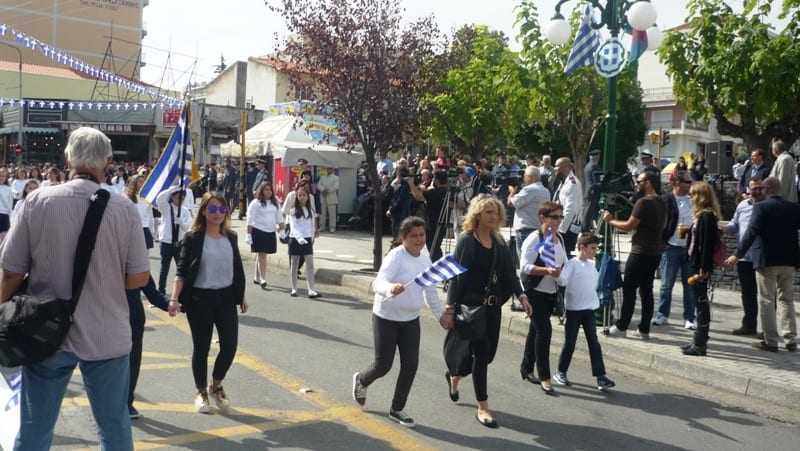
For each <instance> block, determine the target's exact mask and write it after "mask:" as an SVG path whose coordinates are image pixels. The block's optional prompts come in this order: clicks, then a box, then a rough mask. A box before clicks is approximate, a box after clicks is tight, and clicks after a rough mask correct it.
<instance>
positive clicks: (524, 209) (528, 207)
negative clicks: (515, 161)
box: [508, 166, 550, 255]
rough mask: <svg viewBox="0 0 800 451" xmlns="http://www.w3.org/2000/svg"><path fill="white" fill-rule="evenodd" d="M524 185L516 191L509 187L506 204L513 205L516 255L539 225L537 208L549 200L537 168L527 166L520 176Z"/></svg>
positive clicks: (548, 192) (548, 193)
mask: <svg viewBox="0 0 800 451" xmlns="http://www.w3.org/2000/svg"><path fill="white" fill-rule="evenodd" d="M522 183H523V184H524V186H523V187H522V189H521V190H520V191H519V192H518V193H517V192H516V188H515V187H511V188H510V189H511V192H510V194H511V196H509V198H508V205H509V206H511V207H514V222H513V223H512V226H513V229H514V239H515V240H516V243H517V255H520V249H522V243H523V242H524V241H525V238H528V235H530V234H531V233H533V231H534V230H536V229H538V228H539V226H540V225H541V224H540V223H539V208H540V207H541V206H542V204H543V203H545V202H547V201H548V200H550V191H548V190H547V188H545V187H544V185H542V182H541V179H540V174H539V168H537V167H536V166H528V167H527V168H525V174H524V175H523V177H522Z"/></svg>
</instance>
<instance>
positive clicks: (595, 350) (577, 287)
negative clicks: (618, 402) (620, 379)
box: [553, 233, 616, 391]
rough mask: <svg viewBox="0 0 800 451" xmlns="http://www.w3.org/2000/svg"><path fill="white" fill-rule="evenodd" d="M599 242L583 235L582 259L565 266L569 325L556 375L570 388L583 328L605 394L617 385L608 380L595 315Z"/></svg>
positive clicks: (563, 278)
mask: <svg viewBox="0 0 800 451" xmlns="http://www.w3.org/2000/svg"><path fill="white" fill-rule="evenodd" d="M599 241H600V240H599V239H598V238H597V237H596V236H595V235H593V234H591V233H583V234H581V236H580V237H579V238H578V256H577V257H574V258H573V259H572V260H570V261H568V262H567V264H566V265H564V268H563V269H562V270H561V275H560V276H559V278H558V283H559V284H560V285H563V286H565V287H566V292H565V297H564V306H565V308H566V310H567V322H566V324H565V325H564V333H565V337H564V348H563V349H562V350H561V357H559V359H558V372H556V374H554V375H553V380H554V381H555V382H556V383H557V384H559V385H570V382H569V379H567V370H568V369H569V364H570V361H571V360H572V353H573V352H574V351H575V342H576V341H577V340H578V330H579V329H580V328H581V327H583V333H584V334H585V335H586V342H587V344H588V345H589V356H590V358H591V362H592V375H593V376H594V377H596V378H597V389H598V390H601V391H605V390H608V389H609V388H611V387H613V386H614V385H616V384H614V381H612V380H611V379H609V378H608V377H606V368H605V365H604V364H603V353H602V350H601V349H600V342H599V341H597V327H596V326H595V319H594V311H595V310H597V309H598V308H599V307H600V298H599V297H598V296H597V281H598V278H599V274H598V272H597V269H596V268H595V262H594V258H595V255H596V254H597V243H598V242H599Z"/></svg>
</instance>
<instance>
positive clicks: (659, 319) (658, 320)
mask: <svg viewBox="0 0 800 451" xmlns="http://www.w3.org/2000/svg"><path fill="white" fill-rule="evenodd" d="M668 322H669V319H668V318H667V317H666V316H661V315H659V316H656V317H655V318H653V321H652V322H651V324H653V325H654V326H663V325H665V324H667V323H668Z"/></svg>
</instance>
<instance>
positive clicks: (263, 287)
mask: <svg viewBox="0 0 800 451" xmlns="http://www.w3.org/2000/svg"><path fill="white" fill-rule="evenodd" d="M261 289H262V290H267V289H268V288H267V282H261Z"/></svg>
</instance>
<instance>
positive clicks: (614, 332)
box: [608, 326, 628, 337]
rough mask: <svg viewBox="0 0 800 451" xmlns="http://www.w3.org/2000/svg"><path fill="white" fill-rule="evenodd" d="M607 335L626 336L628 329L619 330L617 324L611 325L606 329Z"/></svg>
mask: <svg viewBox="0 0 800 451" xmlns="http://www.w3.org/2000/svg"><path fill="white" fill-rule="evenodd" d="M608 336H609V337H627V336H628V331H626V330H619V327H617V326H611V328H609V329H608Z"/></svg>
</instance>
